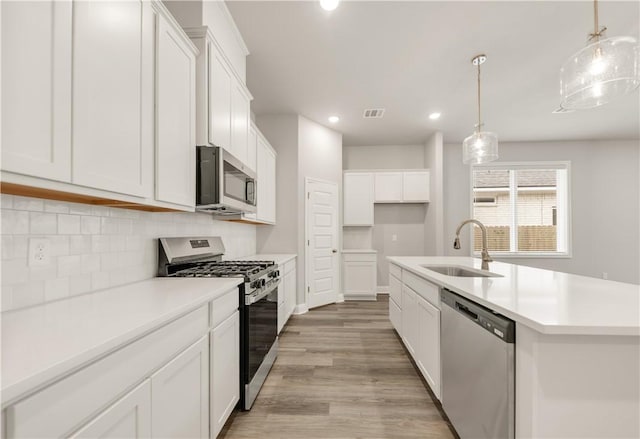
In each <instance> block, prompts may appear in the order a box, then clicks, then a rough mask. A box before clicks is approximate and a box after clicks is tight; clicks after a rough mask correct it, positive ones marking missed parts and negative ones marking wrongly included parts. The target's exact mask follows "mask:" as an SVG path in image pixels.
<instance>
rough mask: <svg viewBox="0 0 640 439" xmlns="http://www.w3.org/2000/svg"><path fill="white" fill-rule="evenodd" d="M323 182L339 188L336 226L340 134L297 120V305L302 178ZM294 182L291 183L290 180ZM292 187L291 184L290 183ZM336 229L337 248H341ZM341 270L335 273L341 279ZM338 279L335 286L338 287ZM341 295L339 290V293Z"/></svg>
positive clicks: (302, 300)
mask: <svg viewBox="0 0 640 439" xmlns="http://www.w3.org/2000/svg"><path fill="white" fill-rule="evenodd" d="M307 177H311V178H317V179H320V180H326V181H329V182H334V183H337V185H338V196H339V200H338V212H337V213H338V217H337V220H338V224H340V225H341V224H342V134H340V133H338V132H336V131H333V130H330V129H328V128H326V127H324V126H322V125H320V124H318V123H316V122H313V121H311V120H309V119H307V118H304V117H302V116H299V117H298V205H299V206H300V207H299V209H298V251H297V253H298V255H299V259H298V303H305V300H306V295H305V292H304V275H305V267H306V265H305V258H304V254H305V245H304V243H305V236H304V234H305V224H304V221H305V199H306V195H305V179H306V178H307ZM292 181H293V180H292ZM290 184H291V183H290ZM341 232H342V227H338V242H337V243H336V244H337V245H338V248H341V247H342V239H341V237H342V233H341ZM341 271H342V270H339V271H338V273H339V274H338V276H339V277H340V275H341ZM341 284H342V283H341V280H340V278H338V285H341ZM339 292H340V291H339Z"/></svg>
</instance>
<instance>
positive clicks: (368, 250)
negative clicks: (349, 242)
mask: <svg viewBox="0 0 640 439" xmlns="http://www.w3.org/2000/svg"><path fill="white" fill-rule="evenodd" d="M342 253H378V250H374V249H372V248H346V249H342Z"/></svg>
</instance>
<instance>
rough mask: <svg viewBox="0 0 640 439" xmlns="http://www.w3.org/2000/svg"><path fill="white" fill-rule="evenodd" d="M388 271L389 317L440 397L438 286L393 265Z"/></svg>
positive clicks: (434, 391) (433, 389)
mask: <svg viewBox="0 0 640 439" xmlns="http://www.w3.org/2000/svg"><path fill="white" fill-rule="evenodd" d="M389 272H390V275H389V320H390V321H391V324H392V325H393V327H394V328H395V330H396V331H397V332H398V335H400V337H401V338H402V342H403V343H404V345H405V346H406V348H407V350H408V351H409V353H410V354H411V356H412V357H413V359H414V361H415V362H416V365H417V366H418V369H419V370H420V373H421V374H422V376H424V379H425V380H426V381H427V383H428V384H429V387H430V388H431V390H432V391H433V393H434V395H435V396H436V398H438V399H439V400H441V398H442V393H441V366H440V308H439V306H440V297H439V287H438V286H436V285H434V284H432V283H431V282H428V281H426V280H424V279H422V278H420V277H418V276H416V275H415V274H413V273H411V272H409V271H406V270H401V269H400V268H399V267H397V266H394V265H390V266H389ZM400 278H401V279H402V280H401V279H400ZM414 288H415V289H414ZM398 301H399V302H398Z"/></svg>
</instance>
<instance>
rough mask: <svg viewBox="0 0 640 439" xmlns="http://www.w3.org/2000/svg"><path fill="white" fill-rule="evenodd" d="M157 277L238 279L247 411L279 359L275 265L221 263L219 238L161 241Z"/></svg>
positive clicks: (243, 402)
mask: <svg viewBox="0 0 640 439" xmlns="http://www.w3.org/2000/svg"><path fill="white" fill-rule="evenodd" d="M158 247H159V263H158V275H159V276H172V277H240V278H243V279H244V283H243V284H241V285H240V288H239V294H240V301H239V303H240V408H241V409H243V410H249V409H250V408H251V406H252V405H253V402H254V401H255V399H256V397H257V396H258V392H259V391H260V388H261V387H262V384H263V383H264V381H265V379H266V377H267V375H268V374H269V371H270V370H271V366H272V365H273V363H274V362H275V360H276V357H277V355H278V284H279V283H280V272H279V271H278V266H277V265H276V264H275V263H274V262H273V261H222V255H223V254H224V245H223V243H222V240H221V239H220V238H219V237H209V238H160V244H159V246H158Z"/></svg>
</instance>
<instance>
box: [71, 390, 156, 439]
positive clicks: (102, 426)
mask: <svg viewBox="0 0 640 439" xmlns="http://www.w3.org/2000/svg"><path fill="white" fill-rule="evenodd" d="M150 437H151V384H150V383H149V380H145V381H144V382H143V383H142V384H140V385H139V386H138V387H136V388H135V389H133V390H132V391H131V392H129V393H128V394H127V395H125V396H124V397H123V398H121V399H120V400H118V402H116V403H115V404H113V405H112V406H111V407H109V408H108V409H106V410H105V411H104V412H102V413H101V414H100V415H98V416H97V417H96V418H95V419H94V420H93V421H91V422H89V424H87V425H86V426H84V427H83V428H81V429H80V430H79V431H77V432H76V433H75V434H74V435H72V436H71V439H85V438H86V439H89V438H91V439H95V438H105V439H107V438H113V439H133V438H150Z"/></svg>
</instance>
